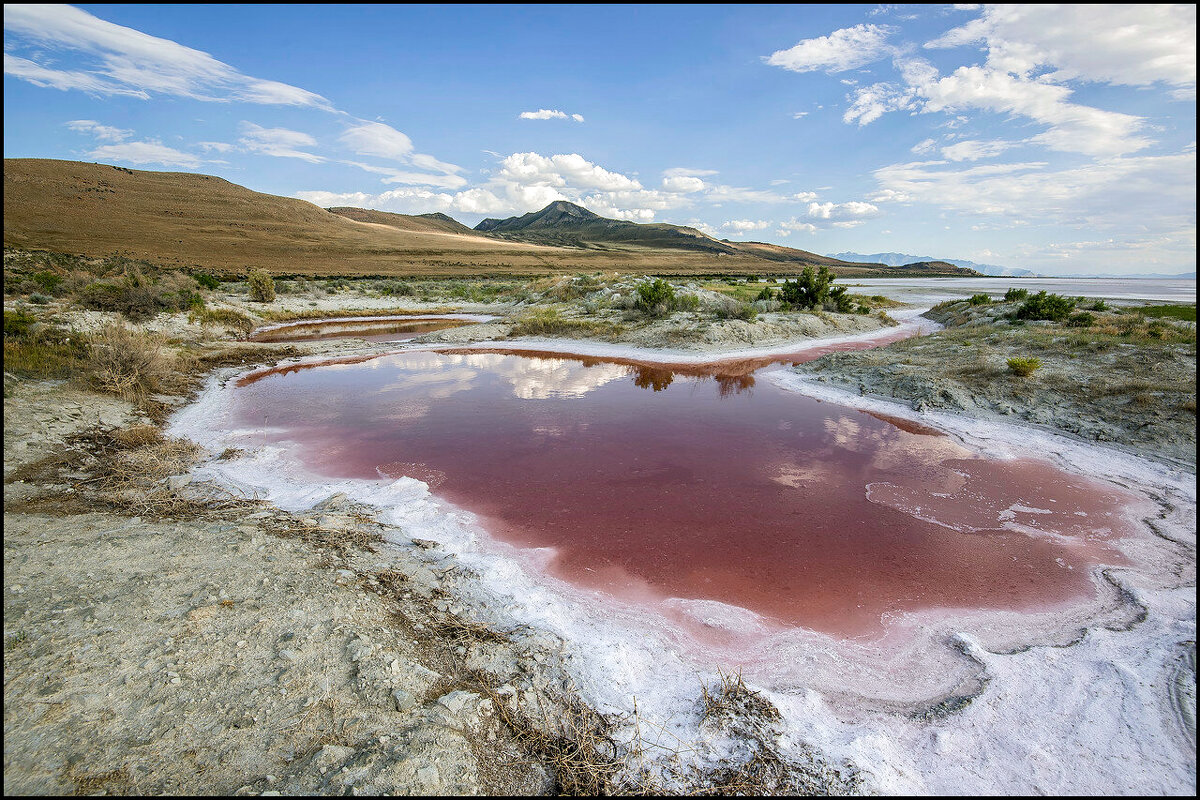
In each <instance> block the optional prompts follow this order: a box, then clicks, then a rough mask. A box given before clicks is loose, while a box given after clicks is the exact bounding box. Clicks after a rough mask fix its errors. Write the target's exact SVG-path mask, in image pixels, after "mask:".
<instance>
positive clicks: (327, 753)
mask: <svg viewBox="0 0 1200 800" xmlns="http://www.w3.org/2000/svg"><path fill="white" fill-rule="evenodd" d="M354 753H355V750H354V748H353V747H344V746H342V745H337V744H327V745H325V746H324V747H322V748H321V749H320V750H318V751H317V752H316V753H315V754H314V755H313V757H312V761H311V762H309V769H310V770H311V771H313V772H326V771H328V770H329V769H330V768H331V767H335V766H338V765H340V764H342V763H344V762H346V761H348V760H349V759H350V757H351V756H353V755H354Z"/></svg>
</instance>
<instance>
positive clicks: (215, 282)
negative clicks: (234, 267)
mask: <svg viewBox="0 0 1200 800" xmlns="http://www.w3.org/2000/svg"><path fill="white" fill-rule="evenodd" d="M192 278H193V279H194V280H195V281H196V283H198V284H200V285H201V286H202V287H204V288H205V289H210V290H211V289H216V288H218V287H219V286H220V285H221V279H220V278H217V277H216V276H214V275H209V274H208V273H207V272H197V273H196V274H195V275H193V276H192Z"/></svg>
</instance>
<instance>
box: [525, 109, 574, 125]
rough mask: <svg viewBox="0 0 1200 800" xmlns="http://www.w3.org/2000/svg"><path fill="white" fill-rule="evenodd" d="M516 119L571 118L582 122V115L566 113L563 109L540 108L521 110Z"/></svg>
mask: <svg viewBox="0 0 1200 800" xmlns="http://www.w3.org/2000/svg"><path fill="white" fill-rule="evenodd" d="M518 119H573V120H575V121H576V122H583V115H582V114H568V113H567V112H565V111H558V110H552V109H549V108H541V109H538V110H537V111H522V112H521V113H520V114H519V115H518Z"/></svg>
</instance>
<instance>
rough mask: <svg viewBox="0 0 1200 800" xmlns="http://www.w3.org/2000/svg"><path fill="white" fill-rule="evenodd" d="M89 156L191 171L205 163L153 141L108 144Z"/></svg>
mask: <svg viewBox="0 0 1200 800" xmlns="http://www.w3.org/2000/svg"><path fill="white" fill-rule="evenodd" d="M87 155H88V158H93V159H95V160H96V161H104V162H112V161H115V162H118V163H122V164H161V165H163V166H168V167H187V168H189V169H195V168H197V167H199V166H200V165H201V164H203V163H204V161H203V160H202V159H200V158H199V157H197V156H194V155H192V154H191V153H185V152H183V151H181V150H176V149H175V148H173V147H167V146H166V145H164V144H163V143H162V142H159V141H156V140H153V139H151V140H148V141H144V142H122V143H120V144H106V145H103V146H102V147H97V148H96V149H95V150H92V151H91V152H89V153H88V154H87Z"/></svg>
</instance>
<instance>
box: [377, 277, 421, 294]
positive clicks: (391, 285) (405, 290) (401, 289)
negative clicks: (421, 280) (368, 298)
mask: <svg viewBox="0 0 1200 800" xmlns="http://www.w3.org/2000/svg"><path fill="white" fill-rule="evenodd" d="M377 289H378V291H379V293H380V294H381V295H383V296H385V297H408V296H410V295H412V293H413V288H412V286H411V285H409V284H408V283H407V282H405V281H380V282H379V283H378V284H377Z"/></svg>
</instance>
